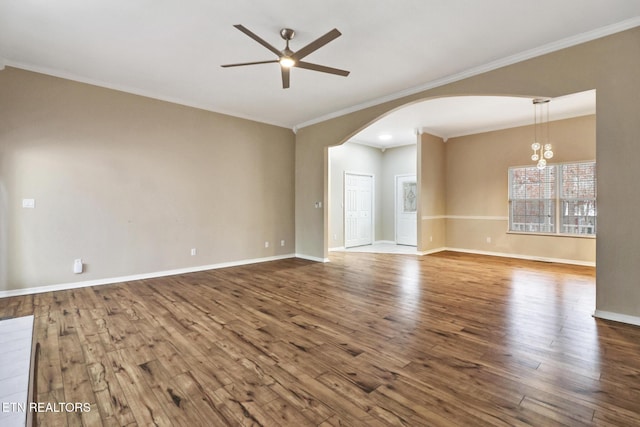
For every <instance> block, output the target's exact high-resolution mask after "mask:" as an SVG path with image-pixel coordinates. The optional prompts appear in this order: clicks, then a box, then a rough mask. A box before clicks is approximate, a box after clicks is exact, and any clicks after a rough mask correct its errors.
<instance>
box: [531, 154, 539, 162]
mask: <svg viewBox="0 0 640 427" xmlns="http://www.w3.org/2000/svg"><path fill="white" fill-rule="evenodd" d="M539 158H540V156H538V155H537V154H532V155H531V160H533V161H534V162H537V161H538V159H539Z"/></svg>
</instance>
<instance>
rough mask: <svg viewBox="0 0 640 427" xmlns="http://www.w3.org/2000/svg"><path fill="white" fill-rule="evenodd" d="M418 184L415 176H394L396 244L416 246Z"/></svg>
mask: <svg viewBox="0 0 640 427" xmlns="http://www.w3.org/2000/svg"><path fill="white" fill-rule="evenodd" d="M417 211H418V184H417V180H416V176H415V175H396V215H395V218H396V221H395V222H396V244H398V245H407V246H417V245H418V222H417V216H416V213H417Z"/></svg>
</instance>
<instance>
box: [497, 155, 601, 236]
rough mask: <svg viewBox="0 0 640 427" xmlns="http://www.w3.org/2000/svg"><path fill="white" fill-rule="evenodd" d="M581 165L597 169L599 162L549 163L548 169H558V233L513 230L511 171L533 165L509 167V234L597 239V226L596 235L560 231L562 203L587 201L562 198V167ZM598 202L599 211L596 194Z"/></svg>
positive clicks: (556, 213)
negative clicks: (592, 166)
mask: <svg viewBox="0 0 640 427" xmlns="http://www.w3.org/2000/svg"><path fill="white" fill-rule="evenodd" d="M581 163H593V164H594V165H596V167H597V162H596V161H595V160H575V161H569V162H560V163H548V164H547V167H553V168H556V180H555V181H556V182H555V187H556V188H555V193H556V196H555V199H553V200H554V203H555V216H554V220H555V228H556V231H554V232H550V231H549V232H545V231H517V230H511V223H512V217H513V213H512V211H511V202H512V199H511V190H512V174H511V170H512V169H521V168H530V167H532V165H520V166H509V168H508V170H507V174H508V176H507V186H508V188H507V211H508V212H507V213H508V214H507V231H506V233H507V234H515V235H523V236H541V237H542V236H545V237H571V238H579V239H595V238H596V237H597V236H598V231H597V226H596V233H595V234H578V233H575V234H573V233H563V232H561V231H560V230H561V229H562V222H561V220H562V213H561V212H560V210H561V209H562V202H563V201H565V200H585V199H565V198H562V197H561V183H562V170H561V169H562V168H561V167H562V165H572V164H581ZM533 167H535V165H533ZM596 188H597V170H596ZM518 200H527V199H518ZM531 200H533V199H531ZM536 200H550V199H536ZM594 200H595V201H596V209H597V203H598V197H597V194H596V198H595V199H594ZM595 218H596V221H597V218H598V215H597V214H596V216H595Z"/></svg>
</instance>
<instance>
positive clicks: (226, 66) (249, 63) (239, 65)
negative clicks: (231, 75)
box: [221, 59, 278, 68]
mask: <svg viewBox="0 0 640 427" xmlns="http://www.w3.org/2000/svg"><path fill="white" fill-rule="evenodd" d="M274 62H278V60H277V59H271V60H269V61H257V62H243V63H241V64H225V65H221V67H222V68H229V67H242V66H244V65H258V64H272V63H274Z"/></svg>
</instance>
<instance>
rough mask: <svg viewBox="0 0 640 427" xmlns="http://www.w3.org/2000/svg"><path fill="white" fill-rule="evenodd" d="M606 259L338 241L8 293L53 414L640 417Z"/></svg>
mask: <svg viewBox="0 0 640 427" xmlns="http://www.w3.org/2000/svg"><path fill="white" fill-rule="evenodd" d="M594 273H595V271H594V269H593V268H588V267H576V266H566V265H557V264H547V263H540V262H527V261H521V260H510V259H503V258H495V257H484V256H477V255H468V254H457V253H451V252H444V253H440V254H435V255H429V256H424V257H415V256H409V255H380V254H362V253H344V252H340V253H332V254H331V262H330V263H328V264H319V263H312V262H307V261H303V260H299V259H290V260H282V261H275V262H270V263H264V264H256V265H250V266H244V267H234V268H227V269H221V270H212V271H206V272H200V273H192V274H185V275H181V276H173V277H167V278H161V279H150V280H144V281H139V282H131V283H123V284H117V285H107V286H99V287H92V288H83V289H76V290H70V291H63V292H56V293H44V294H38V295H32V296H25V297H15V298H10V299H4V300H0V317H8V316H22V315H27V314H34V315H35V339H37V340H38V341H39V342H40V344H41V352H40V358H39V368H38V371H39V372H38V399H39V401H40V402H87V403H90V404H91V411H89V412H71V413H64V412H57V413H53V412H47V413H39V414H38V418H37V421H38V423H39V425H42V426H64V425H70V426H79V425H85V426H99V425H105V426H116V425H118V426H120V425H122V426H125V425H126V426H134V425H138V426H147V425H180V426H182V425H184V426H212V425H214V426H217V425H220V426H224V425H263V426H277V425H284V426H305V425H315V426H339V425H354V426H359V425H366V426H387V425H407V426H422V425H428V426H438V425H443V426H449V425H451V426H461V425H469V426H482V425H490V426H496V425H497V426H513V425H532V426H552V425H609V426H623V425H639V424H640V357H639V355H640V328H637V327H632V326H628V325H624V324H617V323H613V322H607V321H602V320H597V319H594V318H593V317H592V316H591V314H592V312H593V310H594V298H595V288H594V281H595V276H594Z"/></svg>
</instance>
